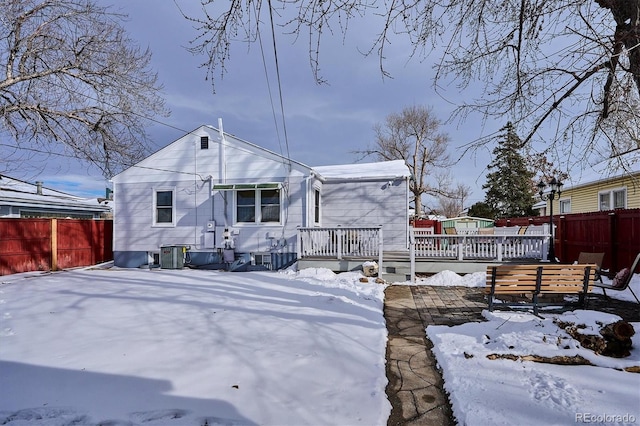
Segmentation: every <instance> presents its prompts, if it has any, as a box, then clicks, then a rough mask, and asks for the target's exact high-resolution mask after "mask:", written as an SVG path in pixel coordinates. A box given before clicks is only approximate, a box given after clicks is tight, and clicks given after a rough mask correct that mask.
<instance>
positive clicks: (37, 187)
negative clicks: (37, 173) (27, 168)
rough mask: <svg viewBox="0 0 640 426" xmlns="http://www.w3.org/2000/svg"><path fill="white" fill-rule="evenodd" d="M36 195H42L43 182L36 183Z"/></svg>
mask: <svg viewBox="0 0 640 426" xmlns="http://www.w3.org/2000/svg"><path fill="white" fill-rule="evenodd" d="M36 194H38V195H42V182H41V181H36Z"/></svg>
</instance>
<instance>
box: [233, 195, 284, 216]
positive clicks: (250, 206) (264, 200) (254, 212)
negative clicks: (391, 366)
mask: <svg viewBox="0 0 640 426" xmlns="http://www.w3.org/2000/svg"><path fill="white" fill-rule="evenodd" d="M281 207H282V201H281V191H280V188H256V189H249V190H238V191H236V222H237V223H280V218H281V216H282V215H281Z"/></svg>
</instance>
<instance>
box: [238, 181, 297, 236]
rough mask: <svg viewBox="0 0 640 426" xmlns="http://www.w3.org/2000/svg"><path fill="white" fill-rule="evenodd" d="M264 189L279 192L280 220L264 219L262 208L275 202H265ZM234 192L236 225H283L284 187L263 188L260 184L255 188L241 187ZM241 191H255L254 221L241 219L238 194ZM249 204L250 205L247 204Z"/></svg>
mask: <svg viewBox="0 0 640 426" xmlns="http://www.w3.org/2000/svg"><path fill="white" fill-rule="evenodd" d="M263 191H265V192H266V191H276V192H277V194H278V204H277V205H278V221H263V220H262V217H263V213H262V209H263V208H264V207H268V206H273V204H268V205H265V204H264V203H263V197H262V192H263ZM233 192H234V206H235V208H234V211H233V214H234V220H233V221H234V223H235V224H236V225H239V226H255V225H282V217H283V214H284V212H283V202H282V188H280V187H277V188H268V187H264V188H261V187H260V186H259V185H256V187H255V188H246V189H244V188H239V189H236V190H235V191H233ZM241 192H253V193H254V197H253V207H254V214H253V221H240V220H239V216H240V215H239V214H238V208H239V207H240V205H239V202H238V201H239V197H238V194H239V193H241ZM247 206H248V205H247Z"/></svg>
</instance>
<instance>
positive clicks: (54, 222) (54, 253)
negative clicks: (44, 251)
mask: <svg viewBox="0 0 640 426" xmlns="http://www.w3.org/2000/svg"><path fill="white" fill-rule="evenodd" d="M49 224H50V226H51V230H50V233H51V270H52V271H57V270H58V219H51V220H50V221H49Z"/></svg>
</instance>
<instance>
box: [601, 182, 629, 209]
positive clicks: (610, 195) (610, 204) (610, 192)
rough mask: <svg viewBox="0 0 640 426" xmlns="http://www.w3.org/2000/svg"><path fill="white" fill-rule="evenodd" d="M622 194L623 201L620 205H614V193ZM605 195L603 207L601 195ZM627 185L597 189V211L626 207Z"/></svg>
mask: <svg viewBox="0 0 640 426" xmlns="http://www.w3.org/2000/svg"><path fill="white" fill-rule="evenodd" d="M620 193H622V194H623V203H622V205H621V206H616V204H615V203H616V194H620ZM605 196H606V197H607V207H606V208H603V206H602V204H603V203H602V199H603V197H605ZM627 201H628V199H627V187H626V186H623V187H617V188H610V189H606V190H604V191H598V211H601V212H602V211H608V210H619V209H626V208H627Z"/></svg>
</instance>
